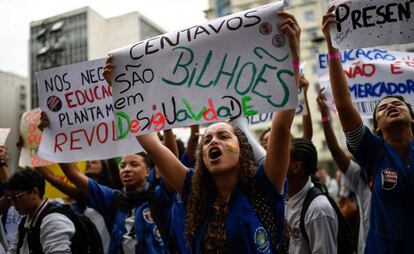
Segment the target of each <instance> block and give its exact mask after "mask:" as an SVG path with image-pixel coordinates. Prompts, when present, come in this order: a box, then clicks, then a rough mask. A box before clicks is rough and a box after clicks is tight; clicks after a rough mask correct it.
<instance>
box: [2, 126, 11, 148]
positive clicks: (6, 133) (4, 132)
mask: <svg viewBox="0 0 414 254" xmlns="http://www.w3.org/2000/svg"><path fill="white" fill-rule="evenodd" d="M9 133H10V128H0V146H2V145H4V144H6V139H7V136H9Z"/></svg>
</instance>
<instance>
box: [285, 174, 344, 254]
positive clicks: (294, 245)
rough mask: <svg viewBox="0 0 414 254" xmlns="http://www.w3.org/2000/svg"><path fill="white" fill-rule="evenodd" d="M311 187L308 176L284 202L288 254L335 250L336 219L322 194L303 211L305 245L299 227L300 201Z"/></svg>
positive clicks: (334, 251) (331, 251)
mask: <svg viewBox="0 0 414 254" xmlns="http://www.w3.org/2000/svg"><path fill="white" fill-rule="evenodd" d="M312 187H313V183H312V182H311V180H310V178H309V180H308V182H307V183H306V184H305V186H304V187H303V188H302V190H300V191H299V192H298V193H296V194H295V195H294V196H293V197H291V198H290V199H289V200H287V201H286V219H287V221H288V223H289V225H290V226H291V228H292V235H291V236H290V242H289V253H290V254H308V253H327V254H334V253H337V240H336V238H337V235H338V218H337V216H336V213H335V210H334V209H333V207H332V206H331V204H330V203H329V200H328V199H327V198H326V197H325V196H323V195H321V196H318V197H316V198H315V199H314V200H313V201H312V202H311V203H310V205H309V208H308V210H307V212H306V214H305V230H306V232H307V235H308V237H309V244H308V243H307V241H306V239H305V238H304V236H303V235H302V232H301V230H300V214H301V211H302V205H303V201H304V200H305V197H306V194H307V193H308V190H309V189H311V188H312Z"/></svg>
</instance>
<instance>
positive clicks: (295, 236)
mask: <svg viewBox="0 0 414 254" xmlns="http://www.w3.org/2000/svg"><path fill="white" fill-rule="evenodd" d="M291 234H292V235H291V237H290V240H291V241H292V242H293V243H295V244H300V243H301V235H302V232H300V228H298V227H294V228H293V229H292V233H291Z"/></svg>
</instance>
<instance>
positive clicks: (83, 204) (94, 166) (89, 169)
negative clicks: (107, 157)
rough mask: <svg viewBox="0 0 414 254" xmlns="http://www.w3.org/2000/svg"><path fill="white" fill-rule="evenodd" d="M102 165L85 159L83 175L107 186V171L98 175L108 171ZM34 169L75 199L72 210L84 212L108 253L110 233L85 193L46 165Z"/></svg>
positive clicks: (102, 163) (105, 251)
mask: <svg viewBox="0 0 414 254" xmlns="http://www.w3.org/2000/svg"><path fill="white" fill-rule="evenodd" d="M102 165H104V162H101V161H87V162H86V171H85V175H87V176H88V177H91V178H92V179H94V180H95V181H96V182H97V183H99V184H102V185H105V186H108V184H110V182H109V179H107V177H106V176H108V174H109V173H108V172H107V173H106V174H105V175H106V176H105V177H102V176H100V174H102V171H105V170H106V171H108V169H107V168H105V167H103V168H102ZM35 169H36V170H37V171H39V172H40V173H41V174H42V176H43V177H44V178H45V179H46V180H47V181H48V182H49V183H50V184H52V185H53V186H54V187H55V188H56V189H58V190H59V191H61V192H62V193H64V194H66V195H67V196H68V197H70V198H72V199H73V200H74V201H75V202H74V203H72V204H71V205H72V207H73V208H74V210H76V211H77V212H78V213H81V214H84V215H85V216H87V217H88V218H89V219H90V220H91V221H92V222H93V223H94V224H95V226H96V229H97V230H98V232H99V235H100V236H101V240H102V245H103V248H104V253H105V254H106V253H108V248H109V242H110V235H109V232H108V229H107V227H106V224H105V221H104V219H103V217H102V215H101V214H100V213H98V212H97V211H96V210H95V209H93V208H91V207H90V204H89V201H88V200H87V198H86V197H85V195H83V194H82V193H81V192H80V191H79V190H78V189H77V188H76V187H74V186H72V185H69V184H67V183H66V182H64V181H63V180H61V179H60V178H59V177H57V176H56V175H55V174H54V173H53V172H52V170H51V169H49V168H48V167H47V166H43V167H37V168H35ZM101 179H102V180H101ZM108 187H109V186H108Z"/></svg>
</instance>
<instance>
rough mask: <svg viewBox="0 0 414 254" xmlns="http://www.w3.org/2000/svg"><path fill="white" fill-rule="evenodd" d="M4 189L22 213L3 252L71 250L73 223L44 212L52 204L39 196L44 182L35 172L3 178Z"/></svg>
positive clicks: (28, 170) (29, 171) (64, 217)
mask: <svg viewBox="0 0 414 254" xmlns="http://www.w3.org/2000/svg"><path fill="white" fill-rule="evenodd" d="M6 190H7V192H8V194H7V195H8V198H9V199H10V201H11V203H12V204H13V205H14V206H15V207H16V210H17V211H18V212H19V213H20V214H21V215H24V217H23V218H22V220H21V221H20V224H19V227H18V231H17V234H16V238H15V240H14V242H12V243H11V246H10V247H9V250H8V252H7V253H10V254H15V253H72V250H71V238H72V237H73V236H74V234H75V226H74V224H73V223H72V221H71V220H70V219H69V218H68V217H66V216H65V215H63V214H61V213H55V212H53V213H49V212H48V211H49V209H50V207H53V204H51V203H49V202H48V201H47V200H46V199H44V198H43V195H44V193H45V181H44V179H43V177H42V176H41V175H40V174H39V173H38V172H37V171H35V170H32V169H25V170H21V171H18V172H16V173H15V174H13V175H12V176H11V177H10V179H9V180H8V181H7V183H6ZM33 246H37V247H40V249H37V248H36V247H33ZM32 248H33V249H32Z"/></svg>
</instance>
